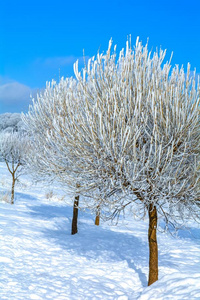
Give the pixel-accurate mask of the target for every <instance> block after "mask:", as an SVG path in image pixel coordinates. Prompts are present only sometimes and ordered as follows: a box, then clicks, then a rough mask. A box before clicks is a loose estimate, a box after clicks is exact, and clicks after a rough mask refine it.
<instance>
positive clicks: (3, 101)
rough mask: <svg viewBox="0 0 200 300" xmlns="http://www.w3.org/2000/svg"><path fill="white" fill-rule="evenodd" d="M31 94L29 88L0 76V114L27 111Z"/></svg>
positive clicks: (31, 91)
mask: <svg viewBox="0 0 200 300" xmlns="http://www.w3.org/2000/svg"><path fill="white" fill-rule="evenodd" d="M33 93H34V91H33V90H32V89H31V88H30V87H29V86H27V85H24V84H22V83H20V82H17V81H14V80H10V79H9V78H5V77H1V76H0V114H1V113H5V112H21V111H24V110H27V109H28V106H29V104H31V103H32V101H31V99H30V95H31V94H33ZM34 94H35V93H34Z"/></svg>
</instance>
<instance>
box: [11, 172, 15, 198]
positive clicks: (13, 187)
mask: <svg viewBox="0 0 200 300" xmlns="http://www.w3.org/2000/svg"><path fill="white" fill-rule="evenodd" d="M14 196H15V176H14V175H12V189H11V204H14Z"/></svg>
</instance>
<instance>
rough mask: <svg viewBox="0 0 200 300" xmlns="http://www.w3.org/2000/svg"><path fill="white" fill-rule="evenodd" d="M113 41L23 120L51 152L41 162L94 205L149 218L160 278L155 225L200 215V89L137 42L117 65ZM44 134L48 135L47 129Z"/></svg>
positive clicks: (153, 264)
mask: <svg viewBox="0 0 200 300" xmlns="http://www.w3.org/2000/svg"><path fill="white" fill-rule="evenodd" d="M111 46H112V41H110V43H109V47H108V51H107V52H106V54H98V55H97V57H96V58H92V59H91V60H89V61H88V64H87V66H86V67H85V68H84V69H83V70H82V72H78V62H77V63H76V64H75V66H74V70H75V75H76V78H77V81H75V80H74V79H66V80H64V79H61V81H60V82H59V84H56V83H55V82H53V83H52V84H49V85H47V88H46V90H45V93H44V94H43V95H40V96H39V97H38V99H37V102H34V103H33V106H32V107H31V109H30V111H29V114H28V115H27V116H26V117H24V120H25V122H26V124H28V126H29V128H31V130H32V131H33V132H34V134H35V133H36V132H38V134H37V135H35V140H36V141H37V140H38V139H39V140H40V143H41V145H43V149H44V150H43V151H44V152H43V158H42V163H43V165H44V166H47V168H50V169H51V170H53V172H54V174H56V176H58V177H59V178H60V179H61V181H62V182H64V183H65V184H67V185H68V186H69V187H70V188H71V189H72V191H74V193H75V194H76V195H79V194H83V195H84V196H86V206H88V207H90V208H91V209H93V210H94V211H95V212H97V208H101V215H102V214H104V216H106V217H110V218H115V217H118V216H119V214H120V212H121V211H123V210H124V209H125V207H127V206H132V205H136V207H138V211H140V208H143V211H145V212H147V213H148V216H149V232H148V241H149V281H148V284H149V285H150V284H152V283H153V282H155V281H156V280H157V279H158V247H157V238H156V231H157V218H158V215H159V216H163V217H164V219H165V221H166V225H167V224H169V222H172V224H174V226H175V225H176V223H177V222H178V221H181V220H183V221H185V220H187V218H189V217H193V218H195V217H197V216H198V214H199V199H200V197H199V196H200V193H199V171H200V170H199V130H200V129H199V85H198V87H197V86H196V82H195V75H194V77H192V76H191V75H190V66H189V65H188V69H187V74H186V75H185V73H184V69H183V68H181V69H179V67H178V66H176V67H175V68H173V69H172V70H171V62H170V61H169V62H166V63H164V62H163V60H164V58H165V51H162V50H160V52H159V53H158V52H155V53H151V52H149V51H148V47H147V45H146V46H142V44H141V43H140V42H139V41H138V40H137V42H136V45H135V47H134V48H133V49H132V48H131V45H130V44H129V42H127V45H126V51H124V50H122V51H121V52H120V54H119V56H118V58H117V52H116V47H115V48H114V52H113V53H112V54H111ZM39 128H41V129H39Z"/></svg>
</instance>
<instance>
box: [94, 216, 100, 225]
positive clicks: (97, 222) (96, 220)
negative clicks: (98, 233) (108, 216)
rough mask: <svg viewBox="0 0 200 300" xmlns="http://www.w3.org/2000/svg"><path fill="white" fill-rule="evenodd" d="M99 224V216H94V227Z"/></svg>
mask: <svg viewBox="0 0 200 300" xmlns="http://www.w3.org/2000/svg"><path fill="white" fill-rule="evenodd" d="M99 223H100V217H99V214H96V218H95V225H97V226H99Z"/></svg>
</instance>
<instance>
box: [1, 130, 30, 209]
mask: <svg viewBox="0 0 200 300" xmlns="http://www.w3.org/2000/svg"><path fill="white" fill-rule="evenodd" d="M27 146H28V143H27V138H26V137H25V136H24V135H22V134H20V133H18V132H9V133H8V132H1V134H0V159H1V160H3V161H4V162H5V163H6V166H7V168H8V171H9V173H10V174H11V176H12V188H11V204H14V195H15V184H16V182H17V180H18V179H19V177H20V176H21V175H22V173H23V169H24V165H25V157H26V154H27Z"/></svg>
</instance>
